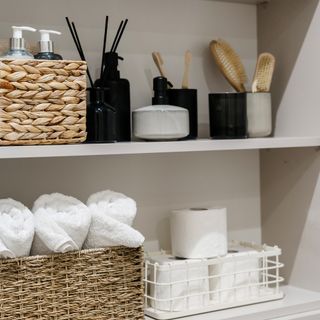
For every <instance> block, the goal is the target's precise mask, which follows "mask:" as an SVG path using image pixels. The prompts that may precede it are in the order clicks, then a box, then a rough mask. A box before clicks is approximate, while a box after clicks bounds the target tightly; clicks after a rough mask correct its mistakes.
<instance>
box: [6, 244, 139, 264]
mask: <svg viewBox="0 0 320 320" xmlns="http://www.w3.org/2000/svg"><path fill="white" fill-rule="evenodd" d="M123 248H126V249H132V250H143V246H140V247H137V248H128V247H125V246H114V247H106V248H95V249H82V250H75V251H69V252H64V253H52V254H46V255H36V256H27V257H18V258H7V259H5V258H3V259H0V264H1V263H3V262H8V261H10V262H15V261H16V262H21V261H29V260H41V259H48V258H51V257H59V256H63V255H68V254H69V255H72V254H73V255H79V256H80V255H82V254H90V253H98V252H104V251H110V250H121V249H123Z"/></svg>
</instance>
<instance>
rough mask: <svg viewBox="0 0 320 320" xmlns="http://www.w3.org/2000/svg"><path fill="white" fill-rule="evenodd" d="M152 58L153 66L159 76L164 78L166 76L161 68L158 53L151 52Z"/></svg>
mask: <svg viewBox="0 0 320 320" xmlns="http://www.w3.org/2000/svg"><path fill="white" fill-rule="evenodd" d="M152 58H153V61H154V63H155V65H156V66H157V68H158V70H159V73H160V75H161V76H162V77H165V78H166V74H165V72H164V69H163V67H162V64H163V61H162V58H161V55H160V53H159V52H152Z"/></svg>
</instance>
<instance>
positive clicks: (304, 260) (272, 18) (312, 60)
mask: <svg viewBox="0 0 320 320" xmlns="http://www.w3.org/2000/svg"><path fill="white" fill-rule="evenodd" d="M258 18H259V19H258V21H259V51H265V50H267V51H271V52H273V53H274V54H275V56H276V58H277V61H278V64H277V70H276V73H275V79H274V84H273V88H272V93H273V97H274V116H275V120H276V125H275V134H276V135H278V136H319V134H320V126H319V119H320V109H319V98H318V97H319V79H318V70H319V56H320V44H319V29H320V6H319V0H281V1H271V3H270V4H269V5H267V6H266V7H260V9H259V13H258ZM319 173H320V156H319V152H316V151H315V150H314V149H312V148H310V149H296V150H285V149H284V150H273V151H264V152H262V153H261V195H262V196H261V201H262V235H263V241H264V242H268V243H273V244H277V245H279V246H280V247H281V248H282V250H283V256H282V261H283V262H284V264H285V268H284V271H283V274H284V276H285V278H286V280H287V282H289V283H290V284H291V285H296V286H301V287H304V288H306V289H310V290H316V291H320V278H319V276H318V272H319V263H320V247H319V240H320V237H319V234H320V219H319V212H320V202H319V199H320V189H319V185H320V180H319Z"/></svg>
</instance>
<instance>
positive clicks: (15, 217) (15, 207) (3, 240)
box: [0, 199, 34, 258]
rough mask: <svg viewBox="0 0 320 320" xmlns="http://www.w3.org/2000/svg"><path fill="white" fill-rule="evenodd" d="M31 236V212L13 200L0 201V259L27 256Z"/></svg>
mask: <svg viewBox="0 0 320 320" xmlns="http://www.w3.org/2000/svg"><path fill="white" fill-rule="evenodd" d="M33 236H34V219H33V214H32V213H31V211H30V210H29V209H28V208H27V207H26V206H24V205H23V204H22V203H21V202H18V201H15V200H13V199H2V200H0V258H15V257H24V256H28V255H29V254H30V249H31V244H32V240H33Z"/></svg>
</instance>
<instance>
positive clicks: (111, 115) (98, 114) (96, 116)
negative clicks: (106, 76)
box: [87, 88, 117, 143]
mask: <svg viewBox="0 0 320 320" xmlns="http://www.w3.org/2000/svg"><path fill="white" fill-rule="evenodd" d="M88 91H89V101H90V102H89V104H88V106H87V133H88V134H87V142H92V143H93V142H115V141H116V139H117V131H116V110H115V109H114V108H113V107H112V106H110V105H109V104H107V103H106V102H105V99H106V98H107V95H108V92H109V89H106V88H90V89H88Z"/></svg>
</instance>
